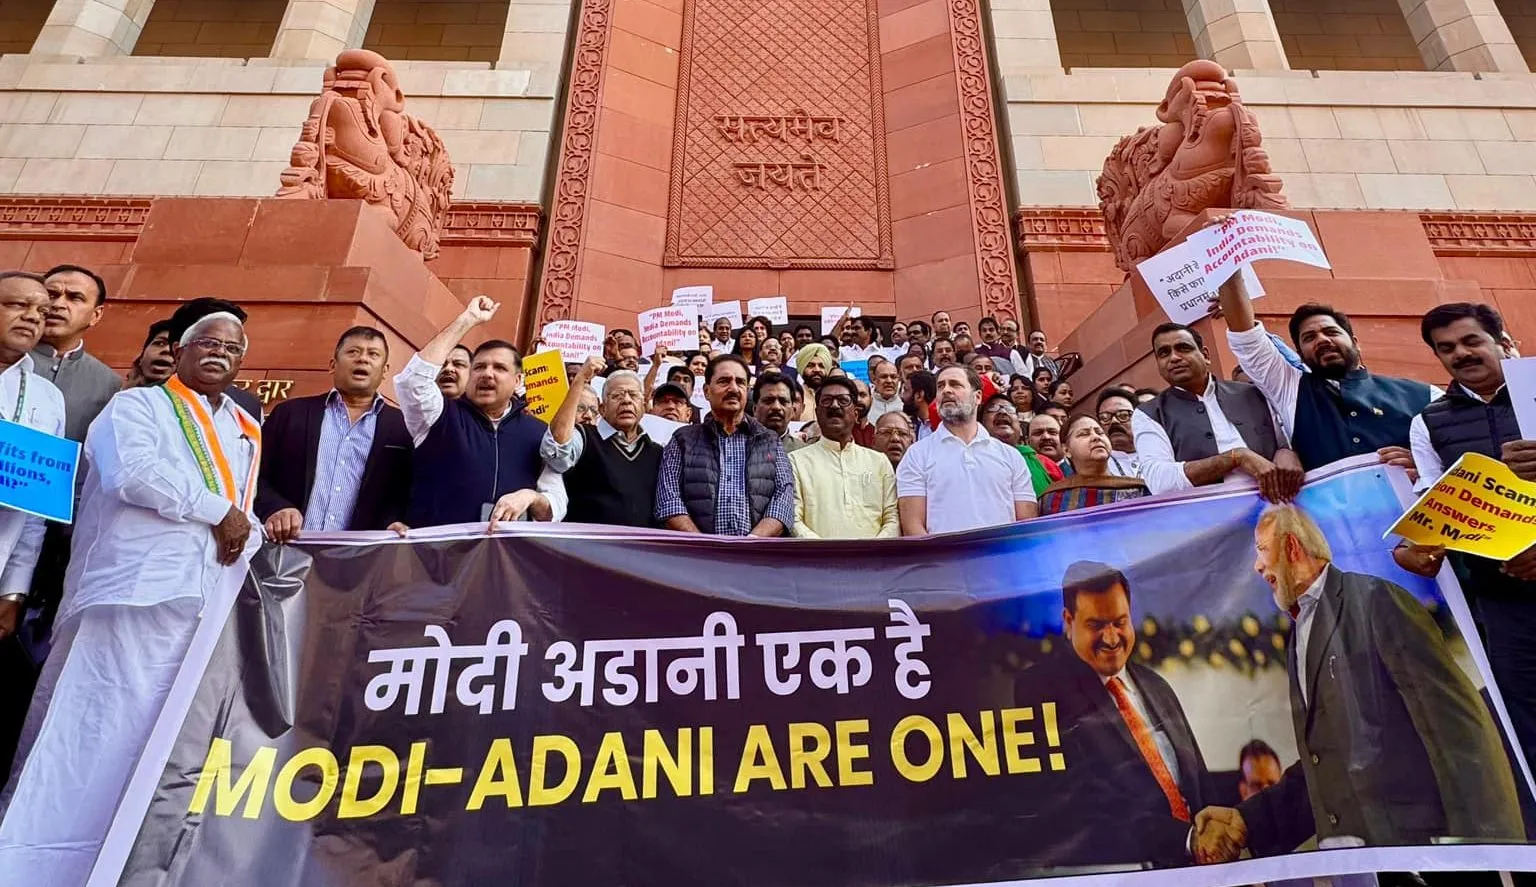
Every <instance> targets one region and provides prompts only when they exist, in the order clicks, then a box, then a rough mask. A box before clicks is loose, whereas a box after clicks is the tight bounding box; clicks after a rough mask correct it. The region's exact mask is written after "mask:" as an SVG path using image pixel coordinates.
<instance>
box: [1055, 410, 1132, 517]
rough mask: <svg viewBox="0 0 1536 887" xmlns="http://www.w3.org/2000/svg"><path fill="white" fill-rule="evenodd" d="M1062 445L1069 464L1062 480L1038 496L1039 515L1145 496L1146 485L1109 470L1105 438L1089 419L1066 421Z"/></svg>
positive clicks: (1075, 418) (1102, 432)
mask: <svg viewBox="0 0 1536 887" xmlns="http://www.w3.org/2000/svg"><path fill="white" fill-rule="evenodd" d="M1062 444H1063V446H1064V447H1065V448H1066V451H1067V459H1068V460H1069V463H1070V464H1064V465H1063V466H1062V470H1063V472H1064V473H1065V475H1066V476H1065V477H1063V478H1062V479H1061V480H1059V481H1056V482H1055V483H1053V484H1051V485H1050V486H1049V487H1047V488H1046V490H1045V494H1044V495H1043V496H1041V497H1040V513H1041V514H1042V515H1046V514H1061V513H1062V512H1064V511H1076V510H1078V509H1081V508H1093V507H1095V506H1098V505H1108V504H1110V503H1111V502H1123V501H1125V500H1127V499H1139V498H1141V497H1142V496H1145V495H1147V485H1146V484H1144V483H1142V481H1141V479H1140V478H1136V477H1118V476H1116V475H1113V474H1111V473H1110V471H1109V460H1110V457H1111V451H1110V447H1109V435H1108V434H1106V433H1104V429H1103V427H1101V426H1100V425H1099V420H1098V419H1096V418H1094V417H1093V416H1088V415H1083V416H1074V417H1072V418H1070V419H1068V420H1067V427H1066V431H1065V432H1064V434H1063V440H1062Z"/></svg>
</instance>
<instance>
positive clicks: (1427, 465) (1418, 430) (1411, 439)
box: [1408, 382, 1504, 493]
mask: <svg viewBox="0 0 1536 887" xmlns="http://www.w3.org/2000/svg"><path fill="white" fill-rule="evenodd" d="M1456 387H1457V388H1459V389H1461V393H1462V394H1465V395H1466V396H1468V397H1470V398H1472V399H1474V400H1476V401H1477V402H1479V403H1488V401H1487V400H1484V399H1483V398H1482V397H1480V396H1478V393H1477V392H1476V391H1473V390H1472V389H1470V388H1468V387H1467V386H1465V385H1463V384H1461V383H1460V382H1457V383H1456ZM1503 390H1504V386H1502V385H1500V386H1499V391H1503ZM1494 396H1495V397H1497V396H1498V391H1495V392H1494ZM1408 449H1410V450H1412V451H1413V466H1414V467H1415V468H1417V469H1418V471H1419V482H1418V483H1416V484H1414V485H1413V491H1414V492H1415V493H1422V492H1424V491H1425V490H1427V489H1429V488H1430V487H1432V486H1434V485H1435V481H1438V480H1439V479H1440V475H1442V474H1444V473H1445V463H1444V462H1441V461H1440V453H1439V451H1437V450H1436V449H1435V445H1434V442H1433V441H1431V440H1430V439H1429V426H1428V425H1426V424H1425V423H1424V414H1423V413H1419V414H1418V415H1417V416H1414V417H1413V421H1412V422H1410V423H1408Z"/></svg>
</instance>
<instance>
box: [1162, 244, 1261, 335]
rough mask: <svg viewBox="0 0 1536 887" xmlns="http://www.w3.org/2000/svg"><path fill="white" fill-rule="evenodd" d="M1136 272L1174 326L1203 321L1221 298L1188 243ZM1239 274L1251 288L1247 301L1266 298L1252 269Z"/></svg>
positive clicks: (1248, 268) (1169, 250) (1166, 250)
mask: <svg viewBox="0 0 1536 887" xmlns="http://www.w3.org/2000/svg"><path fill="white" fill-rule="evenodd" d="M1136 270H1137V272H1139V273H1140V274H1141V278H1142V280H1145V281H1146V282H1147V288H1148V289H1150V290H1152V296H1153V298H1155V299H1157V303H1158V304H1159V305H1161V306H1163V311H1165V312H1167V314H1168V319H1169V320H1171V321H1173V322H1174V323H1182V324H1185V325H1188V324H1192V323H1195V322H1196V321H1198V320H1202V319H1204V318H1205V317H1206V315H1208V314H1210V313H1211V310H1212V309H1213V308H1215V307H1216V302H1217V300H1218V299H1219V298H1220V293H1219V292H1218V287H1217V285H1216V284H1213V283H1212V282H1211V278H1210V277H1209V276H1208V275H1207V274H1206V273H1205V266H1204V265H1202V264H1201V263H1200V259H1199V256H1198V254H1197V253H1196V252H1195V249H1194V247H1192V246H1190V244H1189V242H1188V241H1185V242H1184V243H1180V244H1178V245H1177V246H1172V247H1169V248H1168V249H1165V250H1163V251H1162V252H1160V253H1158V254H1157V255H1155V256H1153V257H1152V258H1150V259H1147V260H1146V261H1144V262H1142V263H1141V264H1140V265H1137V266H1136ZM1240 273H1241V274H1242V275H1243V280H1244V281H1246V282H1247V284H1248V298H1250V299H1257V298H1259V297H1260V296H1263V295H1264V287H1263V285H1262V284H1260V283H1259V275H1257V274H1255V273H1253V269H1252V268H1251V267H1249V266H1247V265H1244V266H1243V267H1242V269H1241V272H1240Z"/></svg>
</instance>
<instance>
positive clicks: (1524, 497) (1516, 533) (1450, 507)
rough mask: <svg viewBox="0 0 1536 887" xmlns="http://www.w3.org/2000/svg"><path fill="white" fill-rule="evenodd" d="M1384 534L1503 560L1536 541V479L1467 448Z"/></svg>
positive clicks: (1419, 543)
mask: <svg viewBox="0 0 1536 887" xmlns="http://www.w3.org/2000/svg"><path fill="white" fill-rule="evenodd" d="M1387 534H1388V535H1392V534H1396V535H1398V536H1401V537H1403V538H1404V539H1407V540H1408V541H1409V542H1413V543H1415V544H1417V545H1443V546H1445V547H1446V548H1448V549H1450V550H1452V551H1461V552H1465V553H1467V554H1476V555H1481V556H1483V557H1489V558H1493V559H1494V560H1499V561H1507V560H1509V559H1510V558H1512V557H1514V556H1515V555H1517V554H1519V553H1520V552H1522V551H1525V550H1526V549H1527V548H1530V547H1531V545H1532V544H1536V483H1531V482H1529V481H1524V480H1521V479H1520V478H1518V477H1516V476H1515V474H1514V472H1512V471H1510V470H1509V467H1508V466H1507V465H1505V464H1504V463H1503V462H1500V461H1498V460H1497V459H1490V458H1488V457H1487V456H1483V455H1480V454H1478V453H1468V454H1466V455H1465V456H1462V457H1461V458H1460V459H1457V460H1456V464H1455V465H1452V466H1451V469H1450V470H1449V471H1447V472H1446V473H1445V474H1444V475H1443V476H1442V477H1441V478H1440V480H1439V481H1438V482H1436V483H1435V485H1434V486H1433V487H1430V488H1429V489H1428V490H1427V491H1425V493H1424V495H1422V496H1420V497H1419V501H1417V502H1415V503H1413V507H1412V508H1409V509H1408V511H1407V512H1406V513H1405V514H1404V515H1403V516H1402V517H1400V518H1398V519H1397V523H1395V524H1393V525H1392V529H1390V530H1388V531H1387Z"/></svg>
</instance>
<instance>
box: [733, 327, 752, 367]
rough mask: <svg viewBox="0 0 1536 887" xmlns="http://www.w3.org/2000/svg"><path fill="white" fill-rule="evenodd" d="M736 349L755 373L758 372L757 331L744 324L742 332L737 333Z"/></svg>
mask: <svg viewBox="0 0 1536 887" xmlns="http://www.w3.org/2000/svg"><path fill="white" fill-rule="evenodd" d="M735 351H736V353H737V354H740V355H741V358H742V360H745V361H746V362H747V366H749V367H751V368H752V372H753V374H754V375H755V374H756V373H757V333H754V332H752V328H751V327H749V326H744V327H742V328H741V332H739V333H737V334H736V348H735Z"/></svg>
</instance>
